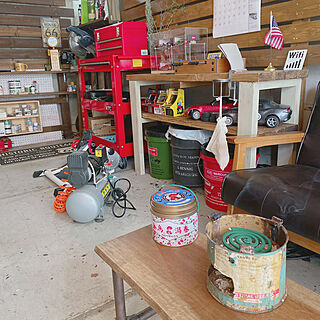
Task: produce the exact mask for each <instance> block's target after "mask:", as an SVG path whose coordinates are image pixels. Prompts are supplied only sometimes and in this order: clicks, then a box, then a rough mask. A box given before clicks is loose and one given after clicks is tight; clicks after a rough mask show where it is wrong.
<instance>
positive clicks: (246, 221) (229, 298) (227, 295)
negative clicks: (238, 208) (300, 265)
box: [206, 214, 288, 313]
mask: <svg viewBox="0 0 320 320" xmlns="http://www.w3.org/2000/svg"><path fill="white" fill-rule="evenodd" d="M240 229H241V230H247V232H248V234H249V235H245V234H244V235H242V236H239V235H235V234H232V233H233V232H237V231H238V230H240ZM206 233H207V244H208V247H207V252H208V257H209V260H210V261H211V263H212V265H211V266H210V267H209V270H208V275H207V288H208V290H209V292H210V293H211V295H212V296H213V297H214V298H215V299H216V300H218V301H219V302H220V303H222V304H223V305H225V306H227V307H229V308H231V309H234V310H237V311H242V312H248V313H262V312H267V311H271V310H273V309H275V308H277V307H278V306H280V305H281V304H282V302H283V301H284V300H285V298H286V295H287V293H286V245H287V242H288V233H287V231H286V229H285V228H284V227H283V226H282V224H281V221H279V220H277V219H276V218H274V219H273V220H270V219H265V218H262V217H258V216H253V215H245V214H239V215H225V216H222V217H221V218H219V219H217V220H215V221H210V222H209V223H208V224H207V227H206ZM250 234H254V235H258V236H259V235H261V237H262V238H265V239H267V241H268V243H269V244H268V243H267V242H266V241H264V240H262V239H260V238H258V239H253V238H251V237H250ZM226 235H228V236H229V235H230V237H233V238H231V240H230V239H229V240H228V239H227V240H226ZM241 237H242V238H241ZM234 241H238V244H240V245H238V244H237V243H236V244H235V245H236V246H237V247H236V248H232V247H231V246H230V244H232V243H233V242H234ZM261 243H262V245H263V246H264V248H265V249H266V250H265V252H263V251H261V252H255V251H254V248H253V247H254V246H258V245H260V246H261ZM230 248H231V249H230ZM250 248H251V250H250ZM252 248H253V249H252ZM267 249H268V250H267Z"/></svg>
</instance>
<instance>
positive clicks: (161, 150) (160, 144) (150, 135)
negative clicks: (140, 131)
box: [145, 126, 172, 180]
mask: <svg viewBox="0 0 320 320" xmlns="http://www.w3.org/2000/svg"><path fill="white" fill-rule="evenodd" d="M167 128H168V127H167V126H152V127H149V128H147V130H146V138H145V139H146V141H147V144H148V157H149V164H150V174H151V176H152V177H153V178H156V179H163V180H169V179H172V156H171V146H170V143H169V141H168V140H167V139H166V137H165V133H166V132H167Z"/></svg>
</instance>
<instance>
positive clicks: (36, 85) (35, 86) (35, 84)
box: [32, 80, 39, 93]
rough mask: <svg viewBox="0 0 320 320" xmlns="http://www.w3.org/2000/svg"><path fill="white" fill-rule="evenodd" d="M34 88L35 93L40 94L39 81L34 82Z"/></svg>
mask: <svg viewBox="0 0 320 320" xmlns="http://www.w3.org/2000/svg"><path fill="white" fill-rule="evenodd" d="M32 86H33V87H34V88H35V93H39V84H38V83H37V81H35V80H34V81H33V83H32Z"/></svg>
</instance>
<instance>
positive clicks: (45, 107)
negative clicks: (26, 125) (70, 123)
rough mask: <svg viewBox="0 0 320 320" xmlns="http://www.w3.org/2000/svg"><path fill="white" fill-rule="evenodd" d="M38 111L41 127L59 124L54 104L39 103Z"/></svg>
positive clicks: (56, 107)
mask: <svg viewBox="0 0 320 320" xmlns="http://www.w3.org/2000/svg"><path fill="white" fill-rule="evenodd" d="M40 113H41V119H42V126H43V127H50V126H58V125H60V124H61V120H60V117H59V111H58V106H57V105H56V104H42V105H40Z"/></svg>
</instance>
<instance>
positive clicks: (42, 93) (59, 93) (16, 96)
mask: <svg viewBox="0 0 320 320" xmlns="http://www.w3.org/2000/svg"><path fill="white" fill-rule="evenodd" d="M76 94H77V92H67V91H58V92H40V93H28V94H6V95H2V96H0V99H8V98H14V99H17V98H19V100H20V98H34V97H41V96H70V95H76Z"/></svg>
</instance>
